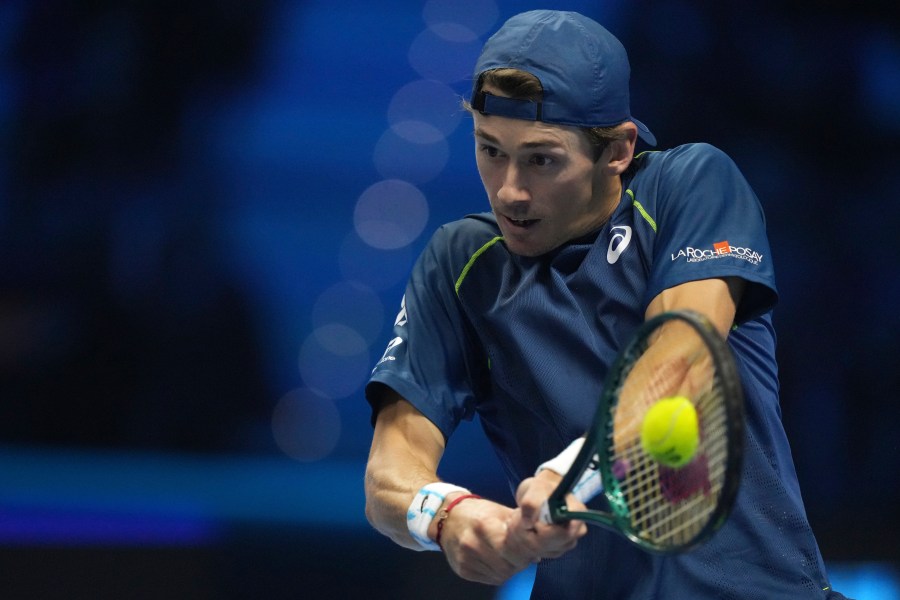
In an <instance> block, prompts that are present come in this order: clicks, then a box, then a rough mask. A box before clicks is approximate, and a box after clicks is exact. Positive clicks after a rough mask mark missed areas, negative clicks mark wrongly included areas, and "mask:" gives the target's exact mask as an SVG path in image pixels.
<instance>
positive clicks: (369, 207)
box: [353, 179, 428, 250]
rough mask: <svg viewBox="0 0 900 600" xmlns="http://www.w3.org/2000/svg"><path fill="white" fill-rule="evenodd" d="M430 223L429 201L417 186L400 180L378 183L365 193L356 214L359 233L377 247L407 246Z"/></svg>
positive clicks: (354, 216)
mask: <svg viewBox="0 0 900 600" xmlns="http://www.w3.org/2000/svg"><path fill="white" fill-rule="evenodd" d="M427 222H428V202H427V201H426V200H425V196H424V194H422V192H421V191H419V189H418V188H416V187H415V186H414V185H412V184H410V183H408V182H406V181H402V180H399V179H388V180H385V181H379V182H378V183H375V184H373V185H371V186H369V188H368V189H367V190H366V191H364V192H363V193H362V195H361V196H360V197H359V200H358V201H357V203H356V210H355V211H354V213H353V226H354V227H355V229H356V233H357V234H359V237H360V238H362V240H363V241H365V242H366V243H367V244H369V245H370V246H372V247H374V248H382V249H388V250H390V249H395V248H401V247H403V246H406V245H408V244H409V243H411V242H412V241H413V240H415V239H416V238H417V237H419V234H421V233H422V230H423V229H424V228H425V223H427Z"/></svg>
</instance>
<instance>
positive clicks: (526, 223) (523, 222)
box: [506, 217, 538, 228]
mask: <svg viewBox="0 0 900 600" xmlns="http://www.w3.org/2000/svg"><path fill="white" fill-rule="evenodd" d="M506 220H507V221H509V222H510V223H511V224H512V225H514V226H515V227H522V228H527V227H530V226H531V225H534V224H535V223H537V222H538V219H511V218H509V217H507V218H506Z"/></svg>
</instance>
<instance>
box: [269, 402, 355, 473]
mask: <svg viewBox="0 0 900 600" xmlns="http://www.w3.org/2000/svg"><path fill="white" fill-rule="evenodd" d="M272 436H273V438H274V439H275V443H276V444H277V445H278V448H279V449H280V450H281V451H282V452H284V453H285V454H286V455H288V456H290V457H291V458H293V459H294V460H298V461H302V462H310V461H316V460H321V459H323V458H325V457H326V456H328V455H329V454H331V452H332V451H333V450H334V448H335V446H337V443H338V440H339V439H340V437H341V415H340V413H339V412H338V409H337V406H335V403H334V401H333V400H331V399H329V398H323V397H322V396H319V395H318V394H316V393H314V392H313V391H312V390H309V389H305V388H297V389H294V390H291V391H290V392H288V393H287V394H285V395H284V396H282V398H281V399H280V400H279V401H278V403H277V404H276V405H275V408H274V409H273V410H272Z"/></svg>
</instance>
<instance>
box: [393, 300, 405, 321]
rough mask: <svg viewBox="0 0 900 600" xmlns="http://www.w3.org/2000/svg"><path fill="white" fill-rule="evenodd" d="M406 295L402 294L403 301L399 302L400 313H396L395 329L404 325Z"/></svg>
mask: <svg viewBox="0 0 900 600" xmlns="http://www.w3.org/2000/svg"><path fill="white" fill-rule="evenodd" d="M406 320H407V317H406V294H403V299H402V300H400V312H399V313H397V319H396V320H395V321H394V326H395V327H403V326H404V325H406Z"/></svg>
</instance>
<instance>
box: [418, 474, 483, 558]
mask: <svg viewBox="0 0 900 600" xmlns="http://www.w3.org/2000/svg"><path fill="white" fill-rule="evenodd" d="M469 493H471V492H469V490H467V489H466V488H464V487H460V486H458V485H453V484H450V483H444V482H441V481H436V482H434V483H429V484H428V485H425V486H423V487H422V489H420V490H419V492H418V493H417V494H416V495H415V497H414V498H413V500H412V502H411V503H410V505H409V508H408V509H407V511H406V527H407V530H408V531H409V534H410V536H411V537H412V538H413V539H414V540H415V541H416V542H417V543H418V544H419V549H420V550H435V551H440V549H441V548H440V546H438V544H437V543H436V542H435V541H434V539H435V537H436V536H437V523H436V522H435V517H436V516H437V514H438V511H440V510H441V509H442V508H443V507H445V506H447V503H448V501H453V500H454V499H455V498H456V497H458V496H462V495H464V494H469Z"/></svg>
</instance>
